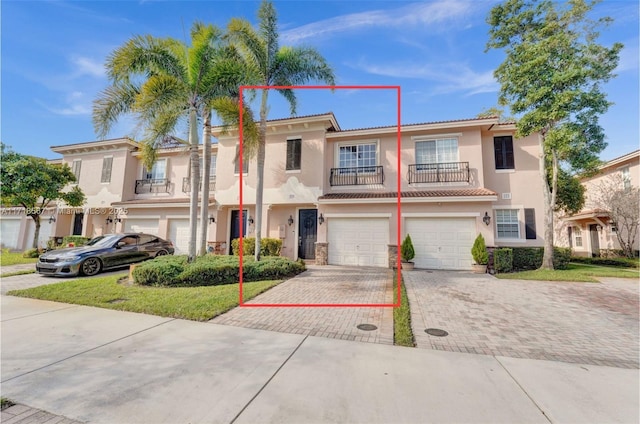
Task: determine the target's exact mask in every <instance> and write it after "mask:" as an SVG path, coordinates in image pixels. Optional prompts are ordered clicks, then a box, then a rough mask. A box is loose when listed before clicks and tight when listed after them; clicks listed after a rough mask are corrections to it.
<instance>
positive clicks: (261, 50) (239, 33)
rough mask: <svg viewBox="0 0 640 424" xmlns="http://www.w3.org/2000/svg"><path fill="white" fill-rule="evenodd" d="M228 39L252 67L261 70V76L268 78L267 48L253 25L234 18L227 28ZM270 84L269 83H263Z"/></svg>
mask: <svg viewBox="0 0 640 424" xmlns="http://www.w3.org/2000/svg"><path fill="white" fill-rule="evenodd" d="M226 38H227V39H228V40H229V42H230V43H231V44H233V45H234V46H236V47H237V48H238V50H239V51H240V54H242V57H243V58H244V60H245V61H246V62H247V64H248V65H249V66H250V67H253V68H255V69H258V70H259V73H260V75H261V76H267V75H268V73H267V70H268V61H267V47H266V45H265V43H264V41H263V40H262V39H261V38H260V35H259V34H258V33H257V32H256V31H255V29H254V28H253V27H252V26H251V24H250V23H249V22H248V21H246V20H244V19H238V18H232V19H231V20H230V21H229V24H228V26H227V34H226ZM261 82H262V83H264V84H268V83H269V81H265V80H263V81H261Z"/></svg>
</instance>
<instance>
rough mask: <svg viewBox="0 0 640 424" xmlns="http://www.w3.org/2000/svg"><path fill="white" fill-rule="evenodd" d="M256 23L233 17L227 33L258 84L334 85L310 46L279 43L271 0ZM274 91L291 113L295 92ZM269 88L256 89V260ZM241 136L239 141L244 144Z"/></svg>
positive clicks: (321, 59)
mask: <svg viewBox="0 0 640 424" xmlns="http://www.w3.org/2000/svg"><path fill="white" fill-rule="evenodd" d="M258 18H259V21H260V23H259V26H258V28H257V29H254V28H253V27H252V26H251V24H250V23H249V22H248V21H246V20H243V19H237V18H233V19H231V21H230V22H229V25H228V27H227V33H228V37H229V39H230V40H231V42H232V44H234V45H235V46H237V47H238V50H239V51H240V53H241V54H242V56H243V58H244V60H245V62H246V64H247V66H248V67H249V68H250V69H251V75H252V76H254V77H256V78H257V81H256V84H255V85H259V86H265V87H266V86H280V87H286V86H295V85H302V84H305V83H307V82H309V81H311V80H315V81H321V82H324V83H326V84H328V85H335V77H334V74H333V70H332V69H331V67H330V66H329V65H328V64H327V62H326V60H325V59H324V58H323V57H322V55H320V53H319V52H318V51H317V50H316V49H314V48H310V47H289V46H282V47H280V46H279V43H278V37H279V34H278V28H277V26H278V25H277V23H278V22H277V21H278V20H277V16H276V11H275V8H274V7H273V4H272V3H271V2H270V1H268V0H264V1H263V2H262V3H261V4H260V8H259V9H258ZM277 91H278V92H279V93H280V94H281V95H282V96H283V97H284V98H285V99H286V100H287V101H288V102H289V106H290V110H291V114H292V115H295V113H296V106H297V101H296V95H295V93H294V91H293V90H291V89H286V88H281V89H277ZM268 96H269V89H267V88H263V89H261V90H260V124H259V133H258V140H257V146H256V149H255V150H256V155H257V165H258V175H257V187H256V211H255V221H256V251H255V259H256V260H260V240H261V237H262V234H261V232H262V200H263V190H264V160H265V147H266V139H267V114H268ZM244 141H245V140H243V144H244Z"/></svg>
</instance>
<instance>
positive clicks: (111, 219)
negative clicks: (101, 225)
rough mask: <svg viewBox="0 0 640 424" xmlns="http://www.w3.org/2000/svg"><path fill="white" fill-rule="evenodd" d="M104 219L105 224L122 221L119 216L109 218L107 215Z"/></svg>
mask: <svg viewBox="0 0 640 424" xmlns="http://www.w3.org/2000/svg"><path fill="white" fill-rule="evenodd" d="M106 221H107V225H109V224H111V223H112V222H122V220H121V219H120V218H111V217H110V216H108V217H107V219H106Z"/></svg>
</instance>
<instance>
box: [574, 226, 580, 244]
mask: <svg viewBox="0 0 640 424" xmlns="http://www.w3.org/2000/svg"><path fill="white" fill-rule="evenodd" d="M573 244H574V245H575V246H576V247H582V230H581V229H580V227H573Z"/></svg>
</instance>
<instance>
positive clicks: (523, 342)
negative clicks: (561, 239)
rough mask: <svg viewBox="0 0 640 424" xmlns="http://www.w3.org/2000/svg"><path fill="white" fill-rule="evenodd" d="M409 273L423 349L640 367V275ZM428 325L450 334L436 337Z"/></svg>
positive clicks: (413, 311) (417, 333) (418, 339)
mask: <svg viewBox="0 0 640 424" xmlns="http://www.w3.org/2000/svg"><path fill="white" fill-rule="evenodd" d="M402 276H403V279H404V281H405V285H406V287H407V294H408V297H409V302H410V306H411V321H412V328H413V333H414V335H415V339H416V344H417V346H418V347H419V348H426V349H437V350H446V351H452V352H468V353H479V354H485V355H494V356H496V355H497V356H508V357H515V358H529V359H546V360H553V361H563V362H573V363H582V364H592V365H607V366H612V367H619V368H638V355H639V350H640V349H639V337H638V335H639V324H638V310H639V302H638V282H637V280H632V279H606V280H603V281H602V282H601V283H570V282H548V281H524V280H502V279H500V280H499V279H497V278H494V277H492V276H490V275H487V274H485V275H477V274H471V273H468V272H459V271H425V270H419V271H414V272H405V273H403V274H402ZM427 328H438V329H442V330H445V331H447V332H448V333H449V334H448V335H447V336H445V337H437V336H432V335H429V334H427V333H425V330H426V329H427Z"/></svg>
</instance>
